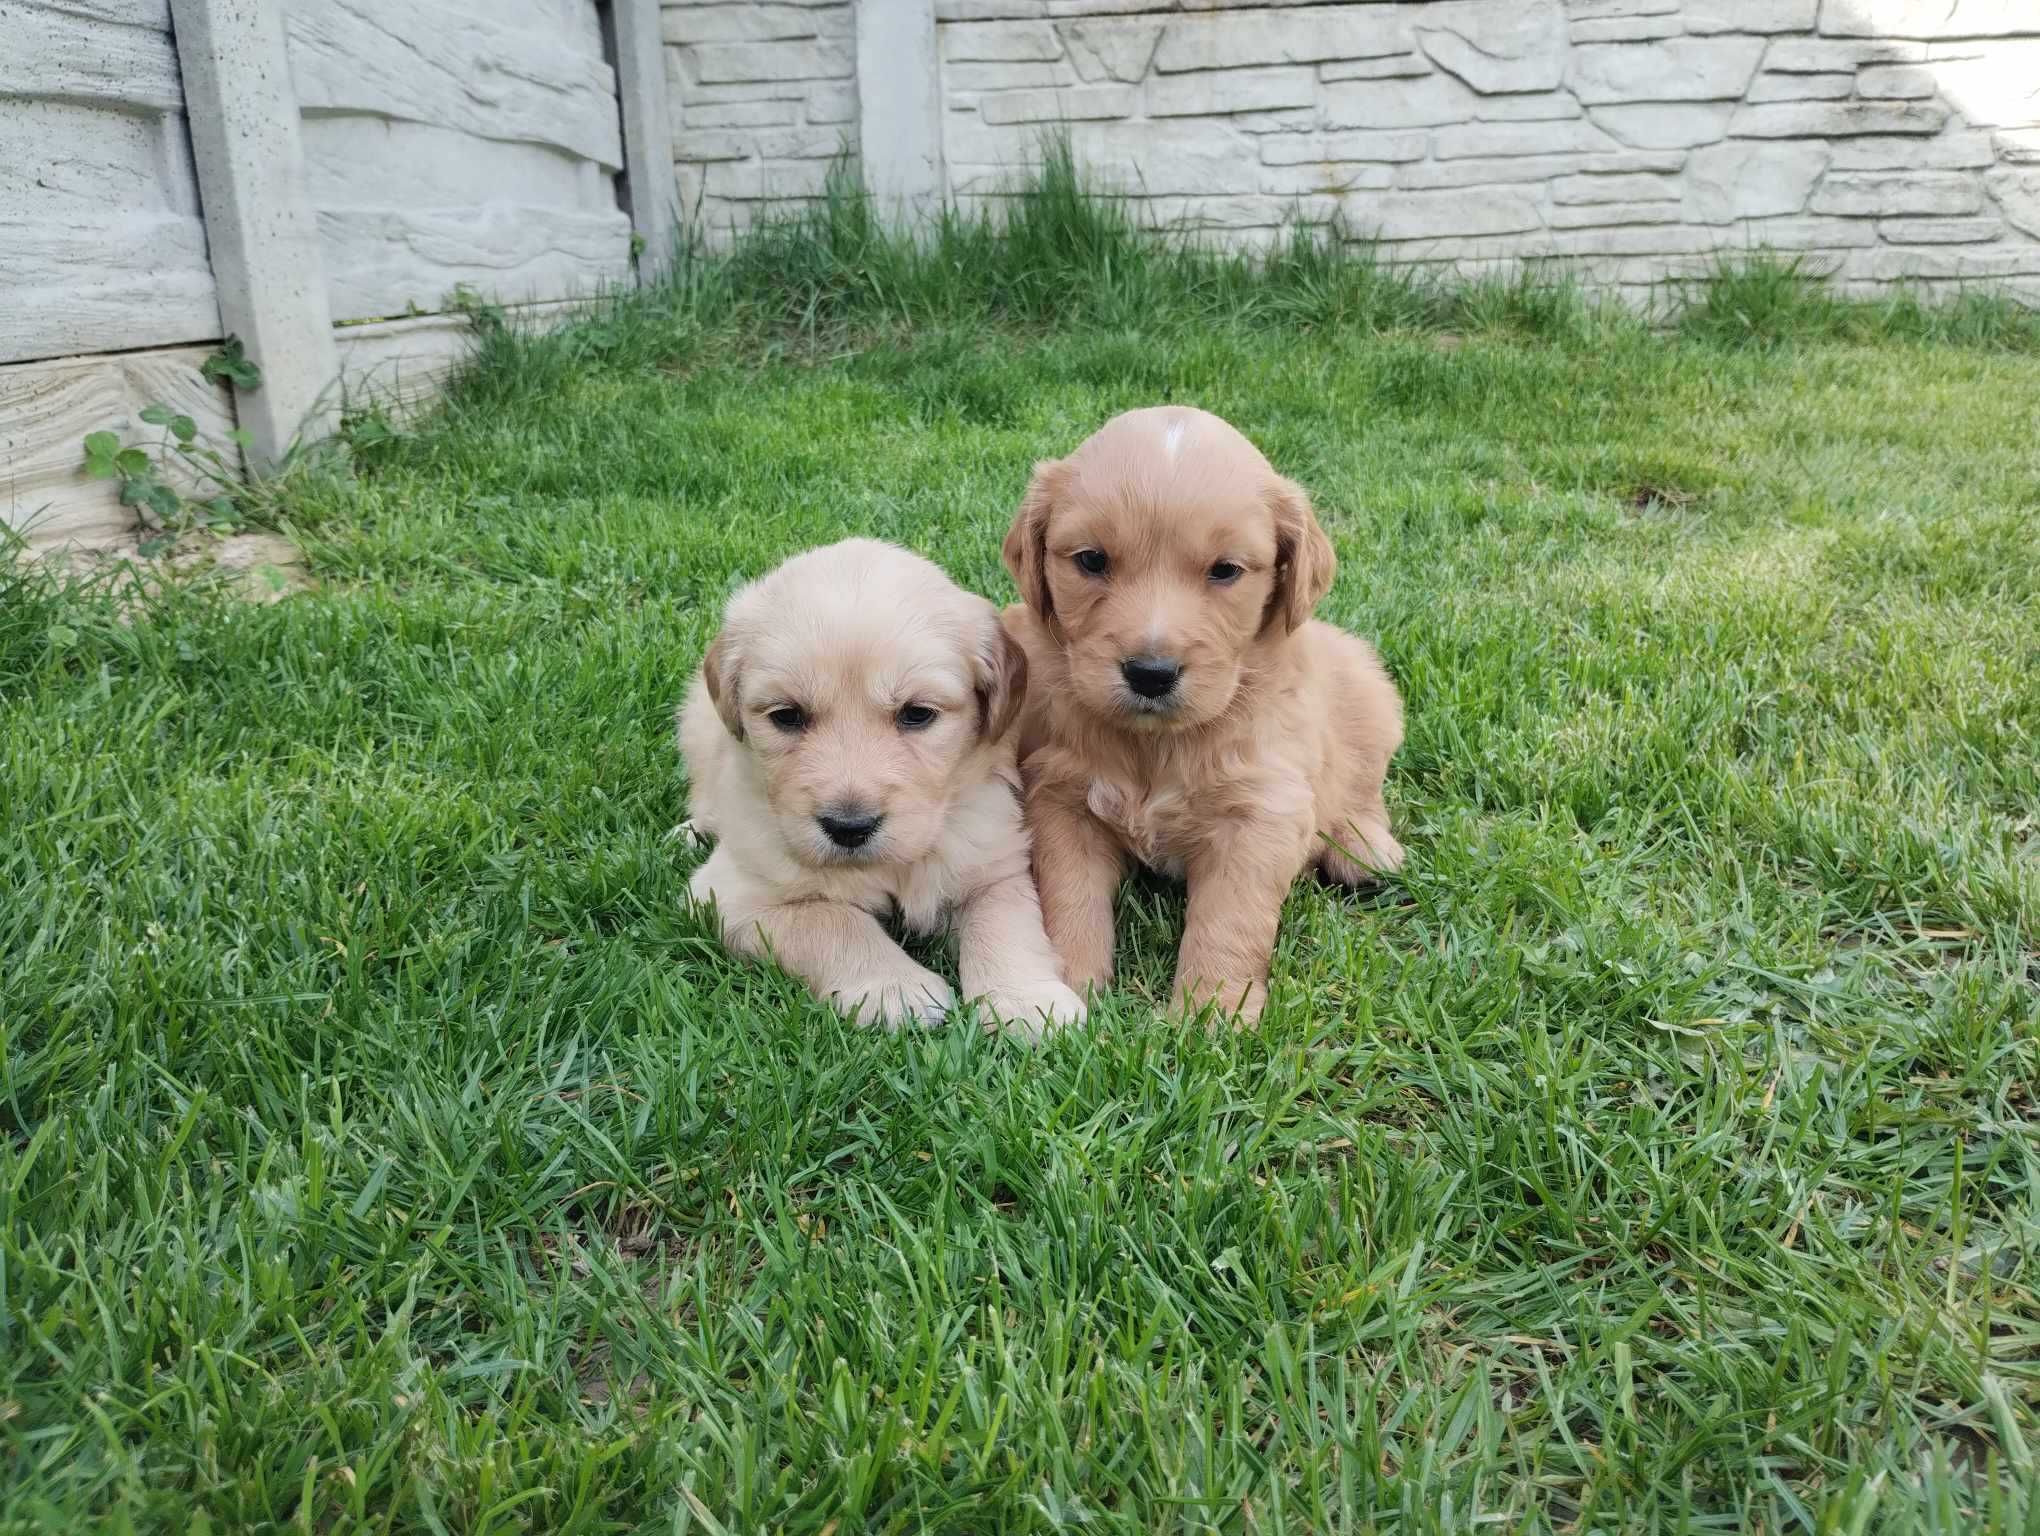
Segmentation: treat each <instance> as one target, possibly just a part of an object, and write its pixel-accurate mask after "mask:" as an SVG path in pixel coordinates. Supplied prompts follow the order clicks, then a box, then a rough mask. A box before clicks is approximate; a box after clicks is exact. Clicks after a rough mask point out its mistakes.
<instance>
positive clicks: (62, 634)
mask: <svg viewBox="0 0 2040 1536" xmlns="http://www.w3.org/2000/svg"><path fill="white" fill-rule="evenodd" d="M49 635H50V645H51V647H52V648H53V649H55V650H59V651H68V650H69V649H70V648H71V647H72V646H74V645H76V644H77V643H78V631H77V630H75V629H73V628H71V626H70V625H68V624H52V625H51V626H50V629H49Z"/></svg>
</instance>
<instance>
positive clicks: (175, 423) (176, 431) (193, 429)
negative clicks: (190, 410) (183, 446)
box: [170, 416, 198, 443]
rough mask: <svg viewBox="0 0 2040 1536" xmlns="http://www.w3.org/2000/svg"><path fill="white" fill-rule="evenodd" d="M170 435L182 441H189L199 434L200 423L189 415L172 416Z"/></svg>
mask: <svg viewBox="0 0 2040 1536" xmlns="http://www.w3.org/2000/svg"><path fill="white" fill-rule="evenodd" d="M170 435H171V436H172V437H174V438H176V439H177V441H178V442H180V443H188V442H190V441H191V440H192V439H193V438H194V437H196V436H198V423H197V422H195V421H193V420H192V419H191V418H190V417H189V416H172V417H171V418H170Z"/></svg>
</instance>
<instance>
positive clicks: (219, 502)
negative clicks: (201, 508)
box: [205, 496, 241, 522]
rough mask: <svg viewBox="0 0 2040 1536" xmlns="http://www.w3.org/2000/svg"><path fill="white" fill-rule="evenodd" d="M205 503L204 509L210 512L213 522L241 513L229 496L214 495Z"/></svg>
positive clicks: (237, 515)
mask: <svg viewBox="0 0 2040 1536" xmlns="http://www.w3.org/2000/svg"><path fill="white" fill-rule="evenodd" d="M205 505H206V510H207V511H209V512H210V513H212V515H213V521H214V522H219V521H221V520H222V519H225V518H234V517H239V516H240V515H241V509H240V508H239V507H237V506H235V505H234V500H233V498H232V497H231V496H215V497H213V499H212V500H211V501H209V502H207V503H206V504H205Z"/></svg>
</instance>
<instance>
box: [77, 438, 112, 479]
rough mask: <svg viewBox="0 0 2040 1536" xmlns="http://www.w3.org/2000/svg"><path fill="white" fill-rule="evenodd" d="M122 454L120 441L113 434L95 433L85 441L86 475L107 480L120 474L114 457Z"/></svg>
mask: <svg viewBox="0 0 2040 1536" xmlns="http://www.w3.org/2000/svg"><path fill="white" fill-rule="evenodd" d="M119 452H120V439H119V438H117V437H115V436H114V435H113V434H112V433H111V432H94V433H92V434H91V435H90V436H88V437H87V438H86V439H85V473H86V474H88V475H90V476H92V478H93V479H95V480H106V479H109V478H111V477H112V476H114V475H117V474H119V473H120V471H119V470H118V469H116V468H115V467H114V463H113V460H114V455H115V454H117V453H119Z"/></svg>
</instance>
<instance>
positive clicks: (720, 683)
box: [701, 630, 744, 741]
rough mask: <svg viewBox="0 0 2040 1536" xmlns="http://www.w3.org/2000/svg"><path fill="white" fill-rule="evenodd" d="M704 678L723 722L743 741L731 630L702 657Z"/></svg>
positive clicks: (731, 732) (724, 633)
mask: <svg viewBox="0 0 2040 1536" xmlns="http://www.w3.org/2000/svg"><path fill="white" fill-rule="evenodd" d="M701 680H702V681H703V682H704V683H706V684H707V685H708V696H709V698H710V699H712V700H714V701H715V712H716V713H717V714H719V715H721V716H722V723H723V724H724V725H725V726H727V727H728V728H729V733H730V734H731V735H732V736H734V737H736V738H737V740H739V741H742V740H743V739H744V700H743V694H742V691H741V690H740V689H739V687H738V683H737V648H736V646H735V644H734V643H732V642H731V640H730V632H729V631H728V630H724V631H723V632H722V633H721V634H719V635H717V636H716V637H715V643H714V644H712V645H711V646H709V648H708V654H707V655H706V656H704V657H702V658H701Z"/></svg>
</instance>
